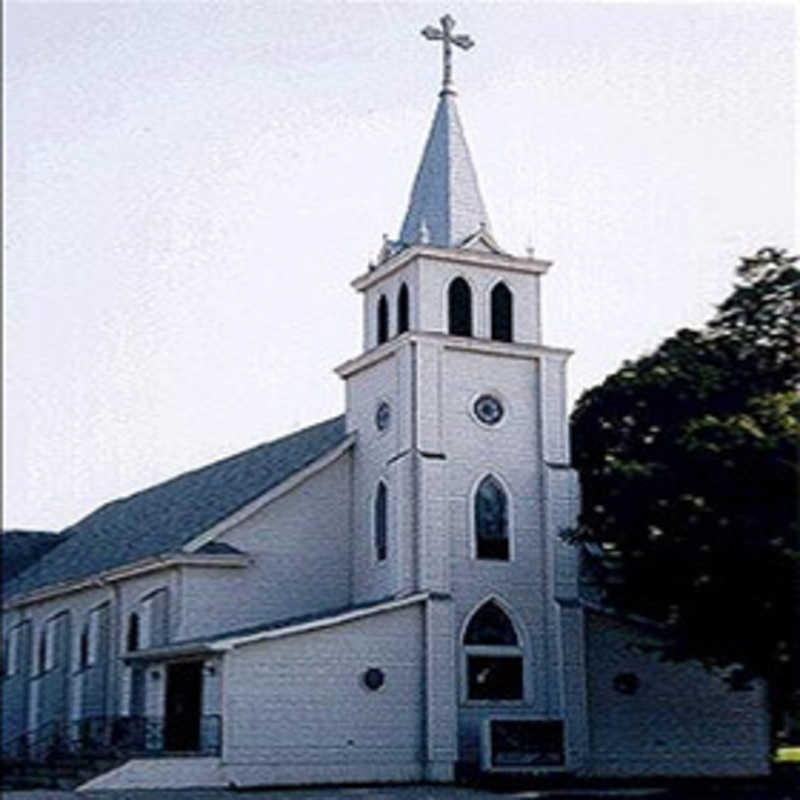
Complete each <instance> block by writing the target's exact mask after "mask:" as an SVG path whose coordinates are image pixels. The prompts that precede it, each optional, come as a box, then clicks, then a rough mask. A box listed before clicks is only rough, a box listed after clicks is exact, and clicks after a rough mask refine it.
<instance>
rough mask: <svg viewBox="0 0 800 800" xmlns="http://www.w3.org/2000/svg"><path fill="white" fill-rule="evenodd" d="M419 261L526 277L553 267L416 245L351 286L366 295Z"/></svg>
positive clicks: (504, 256)
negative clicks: (495, 270) (504, 272)
mask: <svg viewBox="0 0 800 800" xmlns="http://www.w3.org/2000/svg"><path fill="white" fill-rule="evenodd" d="M416 258H426V259H430V260H432V261H441V262H445V263H450V264H469V265H470V266H474V267H485V268H487V269H498V268H500V269H505V270H509V271H511V272H521V273H524V274H526V275H543V274H544V273H546V272H547V271H548V270H549V269H550V267H551V266H552V264H553V262H552V261H544V260H543V259H539V258H528V257H526V258H519V257H517V256H512V255H507V254H501V253H488V252H485V251H483V250H472V249H467V248H460V247H434V246H432V245H424V244H423V245H420V244H417V245H412V246H411V247H407V248H406V249H404V250H401V251H400V252H399V253H397V254H396V255H394V256H392V257H391V258H389V259H387V260H386V261H384V262H383V263H382V264H380V265H379V266H377V267H376V268H375V269H371V270H369V271H368V272H365V273H363V274H362V275H359V276H358V277H357V278H356V279H355V280H353V281H352V282H351V283H350V285H351V286H352V287H353V288H354V289H357V290H358V291H359V292H363V291H365V290H366V289H369V288H370V286H373V285H374V284H376V283H378V282H379V281H382V280H383V279H384V278H387V277H389V276H390V275H392V274H393V273H395V272H397V271H398V270H400V269H402V268H403V267H405V266H406V264H408V263H410V262H411V261H413V260H414V259H416Z"/></svg>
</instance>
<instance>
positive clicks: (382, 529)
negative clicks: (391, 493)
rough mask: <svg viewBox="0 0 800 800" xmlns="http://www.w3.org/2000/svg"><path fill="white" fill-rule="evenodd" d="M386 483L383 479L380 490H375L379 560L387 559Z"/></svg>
mask: <svg viewBox="0 0 800 800" xmlns="http://www.w3.org/2000/svg"><path fill="white" fill-rule="evenodd" d="M387 494H388V493H387V491H386V484H385V483H384V482H383V481H381V482H380V483H379V484H378V491H377V492H375V513H374V520H373V526H374V531H373V536H374V543H375V558H376V559H377V560H378V561H385V560H386V529H387V511H388V509H387V504H388V497H387Z"/></svg>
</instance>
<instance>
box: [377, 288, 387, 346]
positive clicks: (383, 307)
mask: <svg viewBox="0 0 800 800" xmlns="http://www.w3.org/2000/svg"><path fill="white" fill-rule="evenodd" d="M388 339H389V304H388V303H387V302H386V296H385V295H381V296H380V299H379V300H378V344H383V343H384V342H385V341H387V340H388Z"/></svg>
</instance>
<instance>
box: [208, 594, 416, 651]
mask: <svg viewBox="0 0 800 800" xmlns="http://www.w3.org/2000/svg"><path fill="white" fill-rule="evenodd" d="M428 597H429V594H428V593H427V592H419V593H417V594H412V595H409V596H408V597H403V598H401V599H400V600H388V601H387V602H385V603H381V604H380V605H376V606H371V607H369V608H358V609H353V610H352V611H343V612H342V613H340V614H336V615H335V616H332V617H324V618H323V619H317V620H312V621H311V622H301V623H298V624H296V625H287V626H286V627H285V628H275V629H274V630H266V631H260V632H258V633H251V634H248V635H246V636H232V637H230V638H228V639H218V640H217V641H215V642H209V643H208V647H210V649H211V650H215V651H216V650H230V649H232V648H234V647H241V646H242V645H246V644H252V643H253V642H258V641H261V640H264V639H281V638H283V637H285V636H295V635H297V634H300V633H308V632H310V631H314V630H319V629H320V628H331V627H334V626H336V625H343V624H344V623H346V622H353V621H355V620H357V619H363V618H364V617H370V616H372V615H373V614H383V613H384V612H386V611H394V610H396V609H398V608H405V607H406V606H411V605H415V604H416V603H420V602H422V601H423V600H427V599H428Z"/></svg>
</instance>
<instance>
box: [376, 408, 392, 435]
mask: <svg viewBox="0 0 800 800" xmlns="http://www.w3.org/2000/svg"><path fill="white" fill-rule="evenodd" d="M391 420H392V411H391V409H390V408H389V404H388V403H386V402H384V403H381V404H380V405H379V406H378V409H377V411H376V412H375V427H376V428H377V429H378V430H379V431H385V430H386V429H387V428H388V427H389V423H390V422H391Z"/></svg>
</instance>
